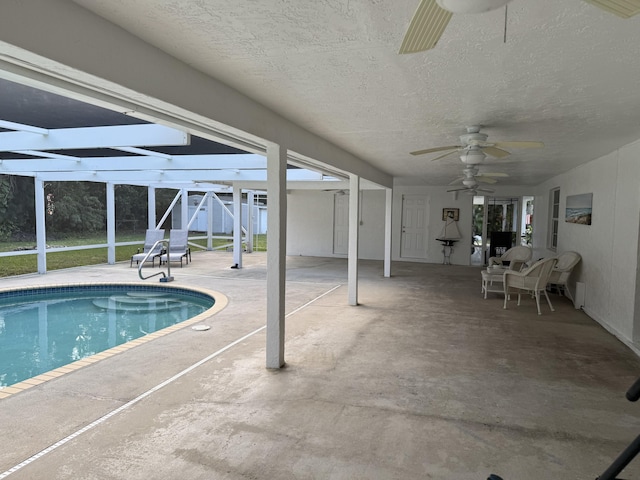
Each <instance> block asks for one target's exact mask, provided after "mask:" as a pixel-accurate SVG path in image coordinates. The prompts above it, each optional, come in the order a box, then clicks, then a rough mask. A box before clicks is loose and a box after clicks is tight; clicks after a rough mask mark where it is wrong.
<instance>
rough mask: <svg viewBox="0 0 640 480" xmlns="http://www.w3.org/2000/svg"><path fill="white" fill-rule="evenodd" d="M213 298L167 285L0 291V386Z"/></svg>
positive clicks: (186, 314)
mask: <svg viewBox="0 0 640 480" xmlns="http://www.w3.org/2000/svg"><path fill="white" fill-rule="evenodd" d="M25 292H26V294H25ZM214 302H215V300H214V299H213V297H210V296H208V295H205V294H202V293H199V292H195V291H189V290H187V289H176V288H168V287H146V288H144V287H142V288H141V287H138V286H136V287H129V286H107V287H101V288H88V287H85V288H83V287H75V288H74V287H66V288H61V287H56V288H38V289H32V290H28V291H17V292H3V293H2V294H0V389H1V388H3V387H6V386H9V385H13V384H15V383H18V382H21V381H22V380H25V379H28V378H31V377H33V376H36V375H39V374H41V373H44V372H47V371H49V370H53V369H55V368H58V367H61V366H63V365H67V364H69V363H72V362H75V361H76V360H80V359H82V358H85V357H88V356H90V355H94V354H96V353H99V352H102V351H104V350H107V349H109V348H112V347H115V346H118V345H122V344H124V343H126V342H129V341H131V340H135V339H136V338H139V337H142V336H144V335H147V334H149V333H152V332H155V331H158V330H161V329H163V328H166V327H169V326H171V325H175V324H177V323H181V322H183V321H185V320H187V319H189V318H192V317H195V316H196V315H199V314H200V313H202V312H204V311H206V310H208V309H209V308H211V307H212V306H213V304H214Z"/></svg>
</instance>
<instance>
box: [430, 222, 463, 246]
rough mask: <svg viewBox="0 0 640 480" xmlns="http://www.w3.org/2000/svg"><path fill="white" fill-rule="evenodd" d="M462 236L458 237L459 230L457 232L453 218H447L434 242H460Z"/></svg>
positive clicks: (456, 225) (456, 223)
mask: <svg viewBox="0 0 640 480" xmlns="http://www.w3.org/2000/svg"><path fill="white" fill-rule="evenodd" d="M461 238H462V235H460V230H458V222H456V221H455V220H454V219H453V218H447V219H446V220H445V222H444V226H443V227H442V231H441V232H440V235H439V236H438V238H436V240H438V241H442V240H460V239H461Z"/></svg>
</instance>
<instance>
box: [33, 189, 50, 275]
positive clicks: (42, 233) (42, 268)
mask: <svg viewBox="0 0 640 480" xmlns="http://www.w3.org/2000/svg"><path fill="white" fill-rule="evenodd" d="M34 182H35V202H36V249H37V252H38V273H41V274H44V273H47V229H46V226H45V225H46V222H45V218H46V217H45V215H46V213H45V195H44V183H43V181H42V180H39V179H38V178H34Z"/></svg>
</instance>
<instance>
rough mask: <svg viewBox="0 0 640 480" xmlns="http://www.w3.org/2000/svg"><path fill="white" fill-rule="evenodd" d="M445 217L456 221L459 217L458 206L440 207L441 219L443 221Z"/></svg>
mask: <svg viewBox="0 0 640 480" xmlns="http://www.w3.org/2000/svg"><path fill="white" fill-rule="evenodd" d="M447 218H452V219H454V220H455V221H456V222H457V221H458V219H459V218H460V209H459V208H443V209H442V220H443V221H445V220H446V219H447Z"/></svg>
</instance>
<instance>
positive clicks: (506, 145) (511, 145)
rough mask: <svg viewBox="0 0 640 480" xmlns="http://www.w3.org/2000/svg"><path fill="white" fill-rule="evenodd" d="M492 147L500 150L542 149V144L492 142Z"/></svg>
mask: <svg viewBox="0 0 640 480" xmlns="http://www.w3.org/2000/svg"><path fill="white" fill-rule="evenodd" d="M492 145H493V146H494V147H502V148H542V147H544V143H542V142H494V143H493V144H492Z"/></svg>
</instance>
